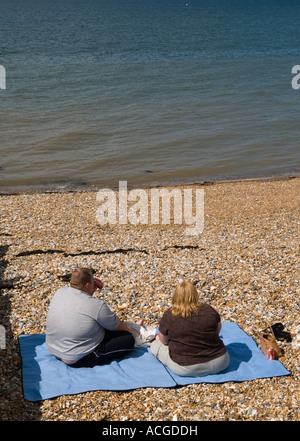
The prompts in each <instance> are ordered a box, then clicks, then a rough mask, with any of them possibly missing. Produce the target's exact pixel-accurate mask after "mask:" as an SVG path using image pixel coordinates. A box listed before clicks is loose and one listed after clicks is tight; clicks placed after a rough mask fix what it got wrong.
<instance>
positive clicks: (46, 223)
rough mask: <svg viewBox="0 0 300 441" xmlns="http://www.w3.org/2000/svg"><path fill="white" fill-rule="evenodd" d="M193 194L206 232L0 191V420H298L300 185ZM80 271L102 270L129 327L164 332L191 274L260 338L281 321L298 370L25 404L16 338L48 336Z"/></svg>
mask: <svg viewBox="0 0 300 441" xmlns="http://www.w3.org/2000/svg"><path fill="white" fill-rule="evenodd" d="M177 188H182V187H177ZM186 188H194V189H196V188H199V189H203V190H204V231H203V232H202V233H201V234H199V235H194V236H188V235H187V234H186V225H174V223H173V222H171V223H170V224H169V225H162V224H161V223H160V224H157V225H151V224H150V223H149V224H148V225H133V224H130V223H128V224H125V225H120V224H119V223H116V224H114V225H112V224H111V225H100V224H99V222H97V219H96V212H97V208H98V207H99V201H97V198H96V196H97V192H96V191H90V190H88V191H86V190H85V189H84V188H83V189H80V190H77V191H65V192H58V191H53V192H44V193H31V194H30V193H22V194H21V193H20V194H2V195H0V213H1V224H0V238H1V242H0V284H1V285H0V325H1V326H3V327H4V328H5V331H6V342H5V343H6V344H5V348H2V349H1V350H0V352H1V361H0V390H1V392H0V393H1V402H0V420H14V421H17V420H21V421H31V420H49V421H50V420H51V421H60V420H70V421H73V420H79V421H91V420H96V421H99V420H106V421H138V420H140V421H171V420H174V419H175V420H176V419H177V420H178V421H208V420H210V421H213V420H218V421H219V420H259V421H262V420H272V421H277V420H279V421H280V420H283V421H289V420H294V421H299V420H300V415H299V397H300V385H299V378H300V367H299V361H300V346H299V343H298V342H297V336H298V338H299V334H300V327H299V325H300V319H299V304H300V301H299V243H300V239H299V207H300V204H299V202H300V198H299V193H300V178H299V177H296V178H289V179H277V180H272V179H265V180H257V181H256V180H252V181H242V182H227V183H214V184H210V185H193V186H192V187H191V186H186ZM76 265H78V266H85V267H91V268H93V269H94V270H95V274H96V275H97V276H98V277H99V278H101V279H102V281H103V283H104V288H103V290H102V292H97V293H96V294H95V295H96V296H99V297H101V298H103V299H104V300H105V301H106V302H107V303H108V305H109V306H110V307H111V309H113V310H114V311H116V312H117V313H118V314H119V315H120V317H121V318H122V319H123V320H128V321H135V320H137V319H139V318H140V317H143V318H144V321H145V324H149V325H154V326H157V325H158V322H159V318H160V316H161V315H162V313H163V312H164V311H165V310H166V309H167V308H168V307H169V306H170V301H171V296H172V293H173V291H174V288H175V286H176V284H177V283H178V282H179V281H180V280H182V279H185V280H190V281H192V282H193V283H195V284H196V286H197V288H198V290H199V293H200V296H201V298H202V299H203V301H206V302H208V303H210V304H211V305H212V306H213V307H214V308H215V309H217V311H218V312H219V313H220V315H221V318H222V320H223V321H232V322H236V323H237V324H238V325H239V326H240V327H241V328H242V329H243V330H244V331H245V332H246V333H247V334H249V335H250V336H251V337H253V338H254V340H255V341H256V342H257V343H258V338H257V335H256V331H258V330H259V329H261V328H262V327H265V325H266V324H267V323H269V324H273V323H276V322H282V323H283V324H284V325H285V329H286V330H288V331H289V332H290V333H291V334H293V335H295V336H294V338H293V341H292V342H290V343H287V342H279V345H280V347H281V348H282V349H283V350H284V354H283V356H282V357H280V361H281V362H282V364H283V365H284V366H285V368H286V369H288V370H289V371H290V372H291V375H289V376H282V377H277V378H266V379H258V380H254V381H248V382H242V383H233V382H229V383H223V384H196V385H189V386H184V387H177V388H171V389H168V388H166V389H164V388H158V389H156V388H145V389H138V390H134V391H128V392H107V391H96V392H87V393H83V394H78V395H67V396H61V397H58V398H54V399H51V400H45V401H41V402H35V403H33V402H28V401H26V400H24V398H23V393H22V380H21V359H20V355H19V347H18V336H19V335H20V334H36V333H45V326H46V316H47V310H48V307H49V303H50V300H51V298H52V296H53V294H54V292H55V291H56V290H57V289H58V288H60V287H61V286H63V285H64V284H65V283H66V282H65V280H64V279H65V277H64V276H67V275H68V274H70V272H71V271H72V270H73V269H74V268H75V266H76ZM298 341H299V340H298Z"/></svg>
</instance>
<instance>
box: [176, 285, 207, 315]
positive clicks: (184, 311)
mask: <svg viewBox="0 0 300 441" xmlns="http://www.w3.org/2000/svg"><path fill="white" fill-rule="evenodd" d="M199 306H200V298H199V294H198V291H197V289H196V287H195V286H194V285H193V284H192V283H191V282H181V283H179V284H178V285H177V287H176V289H175V291H174V294H173V297H172V314H173V316H174V317H180V316H181V317H189V316H190V315H191V314H192V313H196V312H197V311H198V308H199Z"/></svg>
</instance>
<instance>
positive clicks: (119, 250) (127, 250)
mask: <svg viewBox="0 0 300 441" xmlns="http://www.w3.org/2000/svg"><path fill="white" fill-rule="evenodd" d="M170 248H175V249H199V247H198V246H197V245H196V246H193V245H172V246H170V247H165V248H164V250H167V249H170ZM131 252H134V253H144V254H149V252H148V251H147V250H144V249H136V248H116V249H114V250H103V251H94V250H89V251H79V252H78V253H68V252H67V251H64V250H55V249H54V250H51V249H49V250H41V249H38V250H28V251H22V252H21V253H18V254H16V257H25V256H32V255H35V254H63V255H64V256H66V257H68V256H71V257H73V256H90V255H93V254H94V255H101V254H117V253H121V254H126V253H131Z"/></svg>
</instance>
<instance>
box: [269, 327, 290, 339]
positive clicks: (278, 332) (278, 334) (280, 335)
mask: <svg viewBox="0 0 300 441" xmlns="http://www.w3.org/2000/svg"><path fill="white" fill-rule="evenodd" d="M271 328H272V330H273V333H274V336H275V338H276V340H279V341H287V342H290V341H292V336H291V334H290V333H289V332H286V331H284V325H283V324H282V323H275V324H274V325H271Z"/></svg>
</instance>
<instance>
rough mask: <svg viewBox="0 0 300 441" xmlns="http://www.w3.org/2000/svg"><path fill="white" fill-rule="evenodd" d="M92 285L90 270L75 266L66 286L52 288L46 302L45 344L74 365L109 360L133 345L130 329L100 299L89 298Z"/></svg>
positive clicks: (95, 363)
mask: <svg viewBox="0 0 300 441" xmlns="http://www.w3.org/2000/svg"><path fill="white" fill-rule="evenodd" d="M96 289H97V287H96V286H95V283H94V278H93V273H92V271H91V270H89V269H87V268H77V269H76V270H75V271H74V272H73V273H72V275H71V281H70V286H65V287H63V288H60V289H59V290H58V291H56V293H55V294H54V296H53V298H52V300H51V303H50V307H49V311H48V316H47V323H46V345H47V348H48V350H49V352H51V354H53V355H54V356H55V357H56V358H58V359H59V360H61V361H63V362H64V363H66V364H68V365H70V366H72V367H75V368H78V367H93V366H96V365H101V364H106V363H109V362H110V361H111V360H114V359H116V358H122V357H123V356H124V355H126V354H127V353H128V352H130V351H131V350H132V349H133V347H134V337H133V335H132V332H133V331H132V329H130V328H129V327H127V326H126V325H125V324H124V323H123V322H121V321H120V319H119V317H118V316H117V314H115V313H114V312H112V311H111V310H110V309H109V307H108V306H107V305H106V303H105V302H104V301H103V300H100V299H97V298H93V294H94V292H95V291H96Z"/></svg>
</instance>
